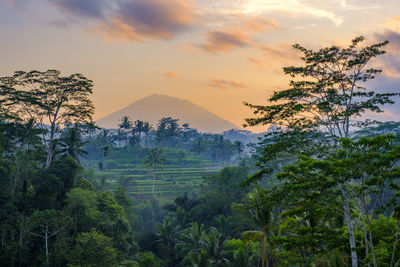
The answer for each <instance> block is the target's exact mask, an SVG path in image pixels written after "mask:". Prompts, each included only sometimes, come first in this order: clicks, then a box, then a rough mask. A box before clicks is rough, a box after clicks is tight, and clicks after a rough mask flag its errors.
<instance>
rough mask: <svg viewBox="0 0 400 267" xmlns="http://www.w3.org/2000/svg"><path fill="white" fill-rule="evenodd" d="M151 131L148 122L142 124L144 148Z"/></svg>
mask: <svg viewBox="0 0 400 267" xmlns="http://www.w3.org/2000/svg"><path fill="white" fill-rule="evenodd" d="M152 129H153V127H152V126H151V125H150V123H149V122H147V121H145V122H144V123H143V132H144V134H145V146H146V147H147V141H148V135H149V132H150V131H151V130H152Z"/></svg>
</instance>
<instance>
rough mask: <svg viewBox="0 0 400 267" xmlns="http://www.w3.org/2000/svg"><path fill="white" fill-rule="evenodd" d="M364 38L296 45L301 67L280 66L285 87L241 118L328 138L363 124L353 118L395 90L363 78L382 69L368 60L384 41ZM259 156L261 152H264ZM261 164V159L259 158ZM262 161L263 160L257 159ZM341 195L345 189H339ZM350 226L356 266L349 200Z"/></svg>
mask: <svg viewBox="0 0 400 267" xmlns="http://www.w3.org/2000/svg"><path fill="white" fill-rule="evenodd" d="M364 40H365V39H364V37H356V38H354V39H353V40H352V42H351V44H350V45H349V46H348V47H345V48H341V47H338V46H330V47H325V48H321V49H319V50H318V51H313V50H311V49H307V48H304V47H303V46H301V45H299V44H295V45H294V46H293V47H294V49H296V50H298V51H300V52H301V53H302V54H303V56H302V57H301V60H302V61H303V62H304V66H299V67H296V66H289V67H284V68H283V70H284V72H285V74H287V75H290V77H292V78H296V79H294V80H291V81H290V84H289V85H290V87H289V89H286V90H282V91H277V92H274V94H273V95H272V96H271V97H270V98H268V104H267V105H252V104H249V103H245V104H246V105H247V106H249V107H250V108H252V109H254V114H256V115H259V116H258V117H256V118H249V119H246V126H254V125H260V124H261V125H266V124H278V125H280V126H284V127H285V129H287V130H289V131H309V130H322V129H325V130H326V131H327V132H328V133H329V134H330V136H331V137H333V138H335V137H348V136H349V134H350V127H351V126H352V125H354V126H360V125H365V124H366V123H368V121H365V120H364V121H363V120H358V121H357V120H356V119H357V118H359V117H361V116H362V115H363V114H364V113H365V112H378V113H379V112H382V109H381V107H382V106H383V105H385V104H393V103H394V100H393V98H394V97H395V96H398V95H399V93H389V92H388V93H377V92H375V91H373V90H369V89H367V88H366V87H365V83H366V82H367V81H369V80H371V79H374V78H375V76H376V75H377V74H379V73H381V72H382V71H381V70H380V69H376V68H374V67H371V66H370V62H371V61H372V60H373V59H374V58H376V57H377V56H379V55H382V54H384V53H385V51H384V50H383V47H384V46H386V45H387V44H388V41H384V42H381V43H376V44H372V45H367V46H364V47H360V45H361V43H362V42H363V41H364ZM264 156H265V157H269V156H270V155H266V154H265V151H264ZM264 163H265V162H264ZM260 165H263V164H260ZM342 195H343V198H344V199H347V195H348V192H347V191H346V190H345V189H342ZM343 210H344V211H345V212H344V213H345V220H346V224H347V228H348V231H349V243H350V249H351V259H352V260H351V261H352V266H353V267H356V266H358V257H357V252H356V243H355V236H354V225H353V222H352V220H351V218H350V216H349V214H350V213H349V212H350V211H349V203H348V202H344V203H343Z"/></svg>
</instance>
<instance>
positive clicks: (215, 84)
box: [210, 78, 247, 90]
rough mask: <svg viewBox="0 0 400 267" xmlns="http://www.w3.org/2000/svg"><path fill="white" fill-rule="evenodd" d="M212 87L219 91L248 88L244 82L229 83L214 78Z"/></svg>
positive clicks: (211, 83)
mask: <svg viewBox="0 0 400 267" xmlns="http://www.w3.org/2000/svg"><path fill="white" fill-rule="evenodd" d="M210 86H211V87H216V88H218V89H223V90H226V89H240V88H246V87H247V85H246V84H245V83H243V82H236V81H229V80H225V79H219V78H212V79H211V82H210Z"/></svg>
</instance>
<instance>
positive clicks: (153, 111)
mask: <svg viewBox="0 0 400 267" xmlns="http://www.w3.org/2000/svg"><path fill="white" fill-rule="evenodd" d="M123 116H129V117H130V118H131V119H132V120H143V121H148V122H150V123H151V124H153V125H155V124H156V123H157V122H158V121H159V120H160V119H161V118H164V117H172V118H175V119H179V122H180V124H184V123H188V124H189V125H190V127H192V128H195V129H198V130H199V131H200V132H210V133H222V132H224V131H227V130H230V129H239V127H238V126H236V125H234V124H233V123H231V122H229V121H227V120H225V119H223V118H221V117H219V116H217V115H215V114H213V113H211V112H210V111H208V110H206V109H204V108H202V107H200V106H198V105H196V104H194V103H192V102H191V101H189V100H186V99H181V98H178V97H172V96H168V95H162V94H151V95H149V96H147V97H144V98H141V99H139V100H137V101H135V102H134V103H132V104H130V105H129V106H127V107H125V108H123V109H121V110H118V111H116V112H114V113H112V114H110V115H108V116H106V117H104V118H102V119H100V120H98V121H97V124H98V125H99V126H101V127H104V128H117V127H118V124H119V123H120V121H121V118H122V117H123Z"/></svg>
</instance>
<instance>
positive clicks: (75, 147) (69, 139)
mask: <svg viewBox="0 0 400 267" xmlns="http://www.w3.org/2000/svg"><path fill="white" fill-rule="evenodd" d="M87 143H88V141H83V140H82V131H81V129H80V128H79V127H78V126H77V125H74V126H73V127H70V128H67V129H65V130H64V132H63V133H62V135H61V138H60V150H59V152H60V154H61V155H63V156H64V157H72V158H74V159H75V160H76V161H77V162H78V163H79V157H85V156H87V154H88V152H87V151H86V150H85V149H83V146H84V145H85V144H87Z"/></svg>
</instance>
